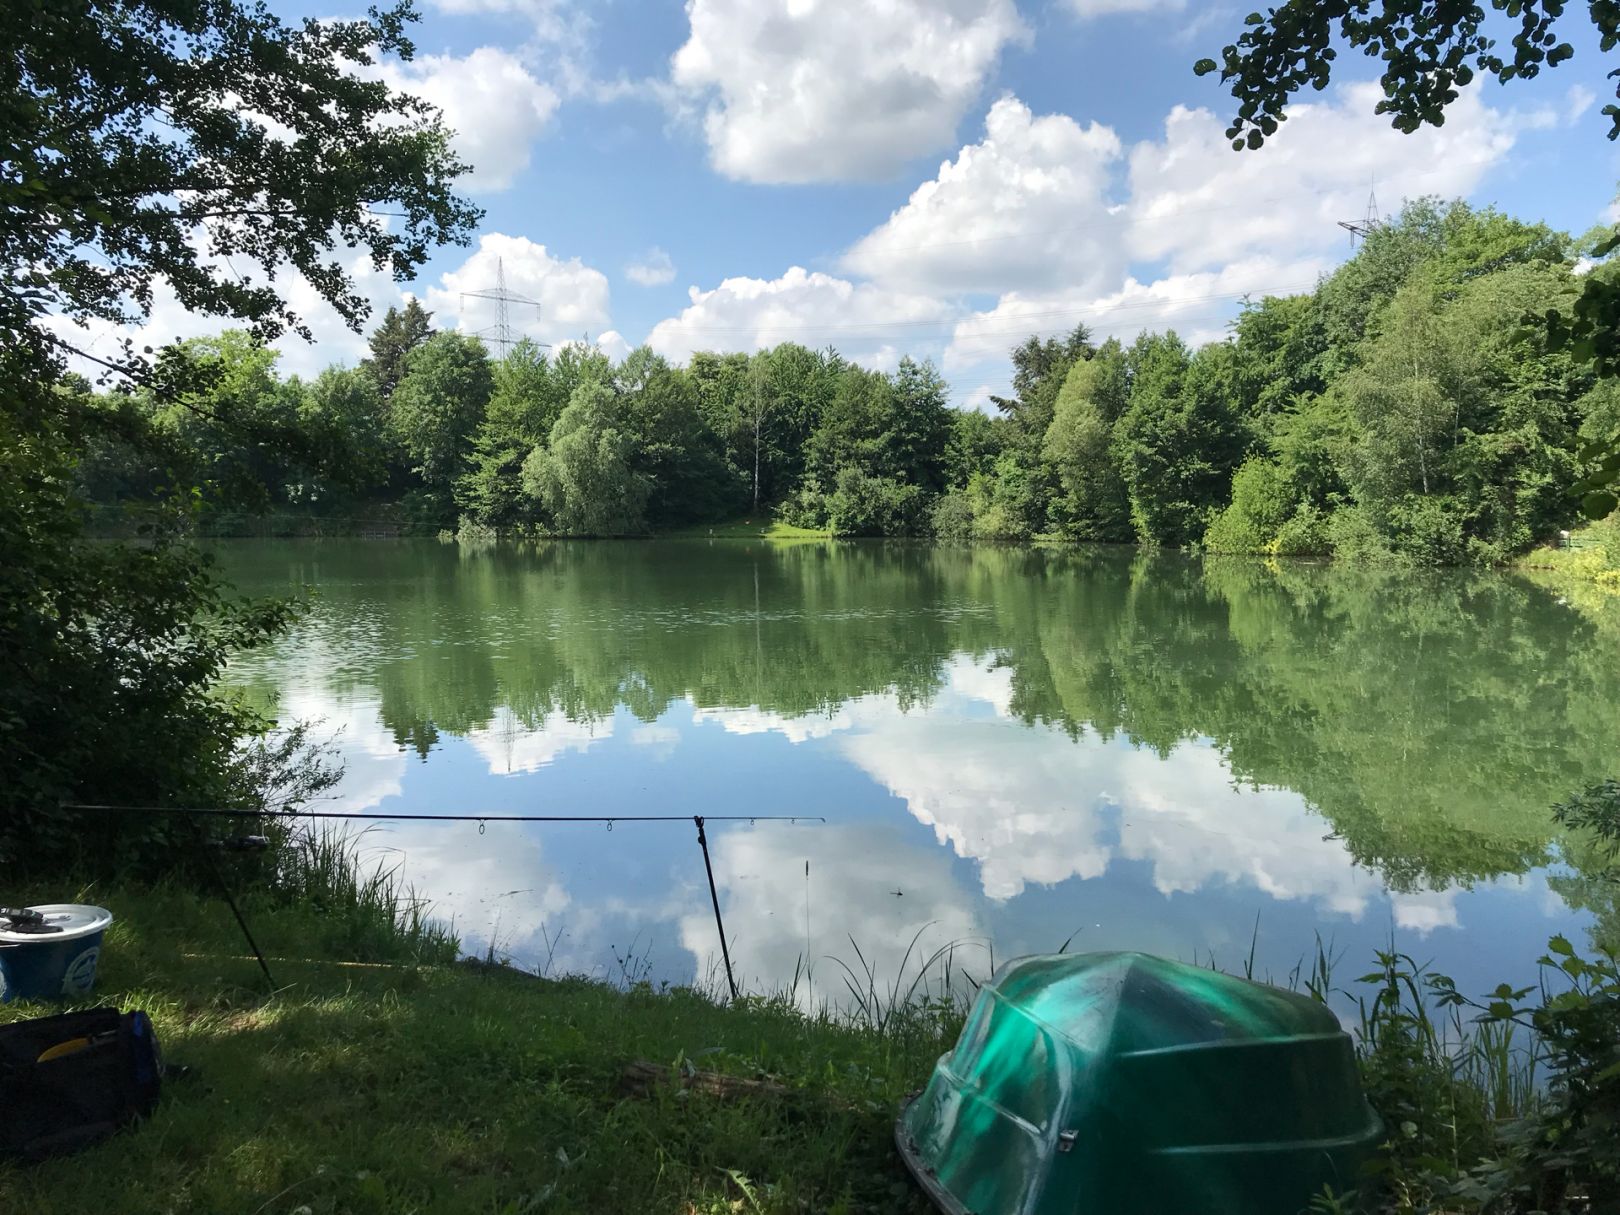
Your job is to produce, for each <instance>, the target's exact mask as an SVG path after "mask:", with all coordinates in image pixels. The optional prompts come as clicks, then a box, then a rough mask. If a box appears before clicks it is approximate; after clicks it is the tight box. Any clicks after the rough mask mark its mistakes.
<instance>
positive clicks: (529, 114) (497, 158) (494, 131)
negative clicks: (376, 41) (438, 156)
mask: <svg viewBox="0 0 1620 1215" xmlns="http://www.w3.org/2000/svg"><path fill="white" fill-rule="evenodd" d="M373 74H375V75H377V76H380V77H381V78H382V79H383V80H385V81H387V83H388V85H389V86H390V87H391V88H393V89H396V90H398V91H401V92H405V93H410V94H412V95H414V96H417V97H420V98H422V100H424V101H427V102H430V103H431V104H433V105H435V106H438V107H439V109H440V110H442V111H443V112H444V123H445V126H447V127H449V128H450V129H451V130H452V131H454V132H455V136H454V139H453V140H452V146H453V147H454V148H455V150H456V152H457V154H458V155H460V157H461V158H462V159H463V160H465V161H466V162H467V163H468V164H470V165H471V166H472V172H471V174H469V175H468V177H467V178H466V179H464V181H463V183H462V184H463V185H464V187H465V188H466V189H468V190H473V191H494V190H504V189H506V188H507V187H508V186H510V185H511V184H512V182H513V181H514V180H516V178H517V177H518V175H519V174H521V173H522V172H523V171H524V170H525V169H527V168H528V167H529V160H530V149H531V147H532V146H533V144H534V141H535V140H536V139H538V138H539V137H540V135H541V133H542V132H543V131H544V130H545V129H546V126H547V124H548V123H549V122H550V121H551V117H552V115H553V114H554V113H555V112H556V109H557V105H558V97H557V91H556V90H555V89H553V88H552V87H551V86H550V85H548V84H545V83H543V82H541V81H539V80H536V79H535V78H534V76H532V75H531V74H530V72H529V69H528V68H526V67H524V65H523V64H522V62H521V61H520V60H519V59H518V58H517V57H516V56H515V55H512V54H510V53H509V52H507V51H503V50H501V49H499V48H498V47H492V46H481V47H479V48H478V49H477V50H475V51H473V52H472V53H471V54H469V55H466V56H462V57H457V56H454V55H423V56H421V57H419V58H417V59H415V60H412V61H411V62H410V63H393V64H386V65H383V66H381V67H379V68H377V69H374V71H373Z"/></svg>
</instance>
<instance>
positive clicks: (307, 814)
mask: <svg viewBox="0 0 1620 1215" xmlns="http://www.w3.org/2000/svg"><path fill="white" fill-rule="evenodd" d="M61 808H62V809H63V810H133V811H138V812H139V813H142V814H185V815H192V816H195V817H197V818H343V819H369V820H375V821H378V822H389V823H409V822H424V823H689V822H691V821H692V817H693V816H692V815H690V814H375V813H368V812H362V811H349V810H233V809H228V808H226V809H215V808H212V807H209V808H198V807H190V806H114V805H95V804H89V803H79V802H62V803H61ZM704 819H705V821H706V822H711V823H825V822H826V821H827V820H826V819H825V818H823V817H822V816H821V815H818V814H720V815H705V816H704Z"/></svg>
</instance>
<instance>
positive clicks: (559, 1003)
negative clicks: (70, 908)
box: [0, 889, 957, 1215]
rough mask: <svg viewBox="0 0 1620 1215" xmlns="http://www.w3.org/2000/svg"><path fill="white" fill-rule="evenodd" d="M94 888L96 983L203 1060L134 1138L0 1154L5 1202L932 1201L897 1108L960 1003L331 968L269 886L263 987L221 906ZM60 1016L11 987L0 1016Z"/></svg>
mask: <svg viewBox="0 0 1620 1215" xmlns="http://www.w3.org/2000/svg"><path fill="white" fill-rule="evenodd" d="M34 893H36V894H42V892H34ZM57 897H61V896H60V892H57ZM82 897H83V898H85V899H86V900H88V901H93V902H100V903H102V904H104V905H105V906H107V907H109V908H110V909H112V910H113V911H114V913H115V914H116V916H117V917H118V918H117V922H116V923H115V924H114V926H113V928H112V929H111V930H110V931H109V933H108V937H107V941H106V946H105V949H104V952H103V955H102V965H101V974H100V977H99V981H98V985H97V991H96V1002H98V1003H112V1004H117V1005H118V1006H120V1007H123V1008H145V1009H146V1010H148V1011H149V1012H150V1013H151V1014H152V1017H153V1020H154V1021H155V1023H156V1025H157V1029H158V1033H159V1036H160V1041H161V1042H162V1044H163V1047H164V1051H165V1053H166V1055H167V1056H168V1058H169V1059H170V1060H171V1061H172V1062H175V1063H180V1064H186V1065H189V1066H192V1067H194V1068H195V1069H196V1074H195V1075H194V1076H191V1077H187V1078H184V1079H180V1080H176V1081H173V1082H171V1083H170V1084H169V1085H167V1086H166V1088H165V1091H164V1097H163V1100H162V1103H161V1105H160V1107H159V1109H158V1111H157V1113H156V1114H155V1115H154V1117H153V1118H152V1119H151V1121H150V1122H149V1123H148V1124H146V1125H144V1126H142V1127H141V1128H139V1129H138V1130H136V1131H134V1132H132V1133H126V1134H123V1135H120V1136H118V1137H117V1138H115V1139H114V1140H112V1141H110V1142H108V1143H105V1144H102V1145H100V1146H98V1147H95V1148H92V1149H90V1150H89V1151H88V1152H85V1153H82V1154H79V1155H76V1156H72V1157H69V1158H66V1159H62V1160H56V1161H51V1162H47V1163H46V1164H44V1165H41V1166H38V1167H35V1168H30V1169H16V1170H9V1171H8V1170H7V1169H5V1168H4V1167H3V1166H0V1211H17V1212H24V1211H26V1212H29V1215H69V1213H72V1215H78V1213H80V1212H95V1213H97V1215H108V1213H112V1212H116V1213H117V1215H141V1213H143V1212H152V1213H153V1215H157V1213H159V1212H174V1213H177V1215H179V1213H186V1212H197V1213H199V1215H202V1213H208V1215H213V1213H216V1212H225V1211H230V1212H241V1213H243V1215H249V1213H251V1215H291V1213H293V1212H309V1213H310V1215H321V1213H325V1212H345V1213H348V1212H355V1213H361V1212H378V1213H381V1212H399V1211H416V1212H436V1211H444V1212H450V1211H455V1212H464V1211H473V1212H513V1213H515V1212H528V1211H542V1210H543V1211H547V1212H551V1211H581V1212H585V1211H589V1212H620V1211H622V1212H666V1211H667V1212H672V1213H680V1215H706V1213H708V1212H716V1213H718V1212H726V1213H727V1215H730V1213H731V1212H736V1211H743V1212H776V1211H784V1212H785V1211H795V1212H802V1211H846V1212H858V1211H895V1212H903V1211H919V1212H920V1211H925V1210H926V1209H927V1208H926V1206H924V1205H922V1204H921V1203H920V1200H918V1199H917V1198H916V1196H915V1194H914V1191H913V1190H912V1188H911V1187H910V1186H909V1185H908V1184H907V1181H906V1178H905V1175H904V1172H903V1170H902V1169H901V1168H900V1166H899V1164H898V1162H897V1160H896V1159H895V1157H894V1154H893V1152H892V1150H891V1149H890V1128H891V1125H892V1120H893V1118H894V1112H895V1109H896V1106H897V1103H898V1101H899V1099H900V1098H901V1096H902V1095H903V1094H904V1093H905V1092H906V1091H908V1090H910V1089H913V1088H916V1087H918V1086H919V1085H920V1082H921V1080H922V1079H923V1078H924V1077H926V1075H927V1073H928V1070H929V1068H930V1067H931V1066H932V1063H933V1061H934V1059H935V1058H936V1057H937V1055H938V1054H939V1053H940V1052H941V1051H942V1050H944V1049H945V1048H946V1046H947V1044H948V1043H949V1041H951V1040H952V1039H954V1036H955V1033H956V1029H957V1023H956V1022H955V1020H954V1019H953V1018H950V1017H941V1016H939V1015H934V1016H932V1017H929V1016H919V1017H913V1018H909V1019H907V1020H906V1021H905V1023H904V1024H903V1025H901V1024H896V1025H894V1026H891V1029H890V1032H888V1033H885V1034H881V1035H880V1034H876V1033H872V1032H860V1031H856V1030H854V1029H851V1028H848V1027H844V1026H840V1025H837V1024H834V1023H832V1022H831V1021H829V1020H826V1019H809V1020H807V1019H805V1018H804V1017H802V1016H801V1015H800V1014H799V1013H798V1012H797V1011H796V1010H795V1009H794V1008H793V1007H792V1006H790V1005H788V1004H787V1003H785V1002H774V1003H773V1002H770V1001H762V1000H749V1001H745V1002H744V1003H743V1005H742V1006H740V1007H737V1008H724V1007H721V1006H719V1005H717V1004H715V1003H714V1002H712V1001H711V1000H709V999H707V998H706V997H705V996H703V995H701V994H699V993H696V992H692V991H688V990H671V991H667V992H656V991H653V990H651V989H648V988H646V987H640V988H636V989H632V990H630V991H619V990H616V989H613V988H610V987H608V986H605V985H602V984H598V983H591V982H585V981H580V980H562V981H548V980H540V979H534V978H531V977H527V976H524V975H521V974H518V973H517V972H513V971H508V970H503V969H500V968H473V967H468V966H466V965H461V966H448V965H418V964H416V963H414V962H410V961H401V962H395V963H374V964H371V965H353V964H344V963H343V962H341V961H338V960H337V958H338V957H339V956H341V955H338V954H335V953H333V952H332V951H331V950H330V949H327V948H323V947H322V944H321V938H320V935H319V933H318V932H312V928H314V927H315V926H314V925H312V922H311V917H310V916H309V914H308V913H307V912H305V911H299V910H294V909H290V908H282V909H278V908H275V907H270V906H262V905H261V906H253V907H251V908H250V909H249V912H248V913H249V922H250V924H251V925H252V927H253V929H254V932H255V935H256V936H257V937H258V939H259V942H260V945H261V947H262V948H263V949H264V951H265V953H266V955H267V956H269V957H270V958H271V959H272V963H271V965H272V970H273V971H274V973H275V978H276V981H277V982H278V983H279V984H281V985H282V988H281V990H280V991H279V992H278V993H277V994H275V995H274V996H267V995H265V993H264V984H263V979H262V977H261V976H260V974H259V972H258V969H257V966H256V965H255V963H254V962H253V961H252V960H251V958H250V957H246V956H244V955H246V952H247V951H246V949H245V947H244V945H243V943H242V939H241V937H240V935H239V934H238V933H237V931H236V927H235V924H234V923H233V922H232V921H231V918H230V913H229V912H228V911H227V910H226V908H225V907H224V906H223V905H222V904H220V903H219V902H218V901H211V900H207V899H202V898H199V897H196V896H193V895H190V894H184V893H179V892H175V891H172V890H158V891H152V890H144V891H143V890H124V889H120V890H102V889H90V890H87V891H84V892H82ZM343 935H344V934H343V933H341V932H337V933H335V934H333V936H332V940H333V941H334V942H335V941H337V940H341V939H342V937H343ZM349 956H352V955H349ZM289 958H292V959H303V960H292V961H290V960H286V959H289ZM49 1011H55V1010H54V1009H49V1008H44V1007H39V1006H23V1005H18V1004H12V1005H7V1006H4V1007H0V1022H5V1021H10V1020H16V1019H20V1018H23V1017H28V1016H37V1015H42V1014H44V1013H46V1012H49ZM638 1059H645V1060H649V1061H652V1062H655V1063H659V1064H667V1065H676V1064H679V1063H681V1062H682V1061H685V1062H688V1063H691V1064H693V1065H695V1066H696V1067H698V1068H701V1069H703V1070H706V1071H718V1072H723V1073H728V1074H732V1075H736V1076H742V1077H758V1076H769V1077H772V1078H774V1079H776V1080H777V1081H779V1082H780V1084H782V1085H783V1086H785V1087H786V1088H787V1090H789V1091H788V1092H787V1093H785V1094H780V1095H774V1096H749V1097H740V1098H739V1097H724V1098H722V1097H713V1096H706V1095H703V1094H700V1093H696V1092H689V1093H688V1092H682V1091H681V1090H680V1089H679V1088H677V1087H676V1086H674V1085H669V1086H666V1087H663V1088H660V1089H655V1090H654V1091H653V1092H652V1093H651V1094H650V1095H644V1096H627V1095H624V1094H623V1093H622V1092H621V1084H620V1080H621V1073H622V1069H623V1067H624V1065H625V1064H626V1063H628V1062H630V1061H632V1060H638Z"/></svg>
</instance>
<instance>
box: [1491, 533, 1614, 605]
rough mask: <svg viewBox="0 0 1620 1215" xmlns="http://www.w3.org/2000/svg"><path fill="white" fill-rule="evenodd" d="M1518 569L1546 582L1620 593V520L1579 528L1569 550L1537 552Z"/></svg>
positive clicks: (1543, 550)
mask: <svg viewBox="0 0 1620 1215" xmlns="http://www.w3.org/2000/svg"><path fill="white" fill-rule="evenodd" d="M1516 567H1517V568H1518V569H1520V570H1521V571H1525V572H1530V573H1534V574H1539V575H1541V576H1542V577H1543V578H1546V577H1551V578H1553V579H1555V580H1572V581H1574V582H1578V583H1589V584H1594V585H1595V586H1597V587H1598V588H1601V589H1602V590H1604V591H1609V592H1620V516H1611V517H1610V518H1608V519H1602V520H1599V521H1598V522H1596V523H1588V524H1586V525H1584V526H1582V527H1580V528H1577V529H1576V530H1574V531H1572V532H1571V533H1570V534H1569V540H1568V544H1567V547H1564V548H1538V549H1533V550H1532V551H1530V552H1528V553H1526V554H1525V555H1524V556H1523V557H1520V558H1519V559H1518V561H1517V562H1516Z"/></svg>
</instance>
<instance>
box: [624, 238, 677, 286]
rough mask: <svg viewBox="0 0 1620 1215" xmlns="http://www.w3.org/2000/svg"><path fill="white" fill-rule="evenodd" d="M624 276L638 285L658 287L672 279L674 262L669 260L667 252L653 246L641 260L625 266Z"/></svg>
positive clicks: (673, 276)
mask: <svg viewBox="0 0 1620 1215" xmlns="http://www.w3.org/2000/svg"><path fill="white" fill-rule="evenodd" d="M624 276H625V278H627V279H629V280H630V281H631V282H632V283H635V284H637V285H638V286H642V287H660V286H662V285H663V284H665V283H668V282H673V281H674V278H675V263H674V262H673V261H671V260H670V257H669V254H667V253H665V252H664V251H663V250H662V249H660V248H658V247H657V246H654V247H653V248H651V249H649V250H647V255H646V256H645V257H643V258H641V260H639V261H634V262H631V263H630V264H629V265H628V266H626V267H625V268H624Z"/></svg>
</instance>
